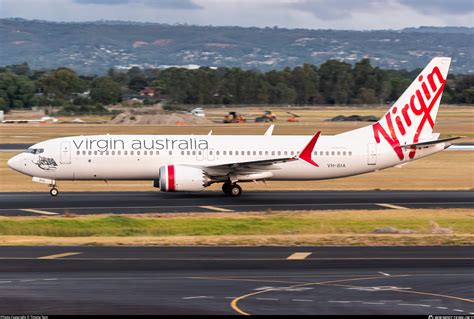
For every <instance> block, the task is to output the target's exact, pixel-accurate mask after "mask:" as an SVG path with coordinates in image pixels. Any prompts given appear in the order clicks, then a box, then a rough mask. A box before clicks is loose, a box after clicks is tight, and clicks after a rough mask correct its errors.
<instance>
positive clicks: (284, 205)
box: [0, 201, 473, 214]
mask: <svg viewBox="0 0 474 319" xmlns="http://www.w3.org/2000/svg"><path fill="white" fill-rule="evenodd" d="M399 204H403V205H404V204H407V205H415V206H419V205H454V204H457V205H466V204H470V205H472V204H473V202H455V201H450V202H415V203H413V202H407V203H399ZM367 205H378V204H375V203H369V202H368V203H337V204H335V203H326V204H321V203H307V204H305V203H301V204H299V203H292V204H284V203H278V204H275V205H274V206H278V207H295V206H308V207H313V206H315V207H319V206H331V207H332V206H348V207H353V206H367ZM384 205H385V204H384ZM221 206H227V207H229V208H228V209H230V208H231V207H232V208H234V207H236V208H243V207H268V206H269V205H268V204H248V205H221ZM270 206H271V205H270ZM193 207H198V206H194V205H189V206H172V205H171V206H170V205H165V206H85V207H54V209H61V210H75V211H77V210H92V209H105V210H108V209H142V208H143V209H157V208H163V209H166V208H169V209H178V208H181V209H182V208H193ZM399 207H402V206H399ZM25 209H27V208H15V207H14V208H0V211H11V210H25ZM44 209H50V207H43V208H41V207H38V208H37V210H44ZM53 214H56V213H53Z"/></svg>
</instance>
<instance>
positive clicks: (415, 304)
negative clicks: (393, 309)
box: [397, 303, 431, 307]
mask: <svg viewBox="0 0 474 319" xmlns="http://www.w3.org/2000/svg"><path fill="white" fill-rule="evenodd" d="M397 305H399V306H414V307H431V306H430V305H424V304H419V303H399V304H397Z"/></svg>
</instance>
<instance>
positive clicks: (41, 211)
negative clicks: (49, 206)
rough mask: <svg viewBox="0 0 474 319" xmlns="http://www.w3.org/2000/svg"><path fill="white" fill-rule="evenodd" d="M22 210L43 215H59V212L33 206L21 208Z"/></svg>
mask: <svg viewBox="0 0 474 319" xmlns="http://www.w3.org/2000/svg"><path fill="white" fill-rule="evenodd" d="M20 210H21V211H24V212H29V213H35V214H41V215H59V213H53V212H48V211H45V210H39V209H32V208H24V209H20Z"/></svg>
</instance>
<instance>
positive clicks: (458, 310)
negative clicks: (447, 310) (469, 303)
mask: <svg viewBox="0 0 474 319" xmlns="http://www.w3.org/2000/svg"><path fill="white" fill-rule="evenodd" d="M453 310H454V311H457V312H464V310H461V309H453Z"/></svg>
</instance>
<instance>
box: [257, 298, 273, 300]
mask: <svg viewBox="0 0 474 319" xmlns="http://www.w3.org/2000/svg"><path fill="white" fill-rule="evenodd" d="M255 299H257V300H278V299H276V298H255Z"/></svg>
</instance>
